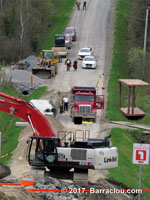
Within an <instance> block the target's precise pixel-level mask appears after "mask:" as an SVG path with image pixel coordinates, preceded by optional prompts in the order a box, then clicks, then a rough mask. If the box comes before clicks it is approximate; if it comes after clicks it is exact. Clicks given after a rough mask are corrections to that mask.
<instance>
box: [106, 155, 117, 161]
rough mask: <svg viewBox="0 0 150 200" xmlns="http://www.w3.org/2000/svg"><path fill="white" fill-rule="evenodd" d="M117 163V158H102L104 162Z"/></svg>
mask: <svg viewBox="0 0 150 200" xmlns="http://www.w3.org/2000/svg"><path fill="white" fill-rule="evenodd" d="M116 161H117V156H116V157H107V158H104V162H105V163H107V162H116Z"/></svg>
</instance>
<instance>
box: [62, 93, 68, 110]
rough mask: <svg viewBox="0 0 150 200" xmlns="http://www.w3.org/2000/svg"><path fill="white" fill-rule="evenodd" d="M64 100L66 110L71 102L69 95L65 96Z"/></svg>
mask: <svg viewBox="0 0 150 200" xmlns="http://www.w3.org/2000/svg"><path fill="white" fill-rule="evenodd" d="M63 102H64V111H68V104H69V99H68V97H67V96H65V97H64V98H63Z"/></svg>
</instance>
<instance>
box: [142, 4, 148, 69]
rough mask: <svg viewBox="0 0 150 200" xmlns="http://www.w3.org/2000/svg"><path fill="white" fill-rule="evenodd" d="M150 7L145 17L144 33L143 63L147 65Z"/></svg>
mask: <svg viewBox="0 0 150 200" xmlns="http://www.w3.org/2000/svg"><path fill="white" fill-rule="evenodd" d="M149 9H150V7H147V9H146V19H145V34H144V49H143V64H144V65H145V58H146V43H147V25H148V15H149Z"/></svg>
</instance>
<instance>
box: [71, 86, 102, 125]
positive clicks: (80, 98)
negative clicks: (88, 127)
mask: <svg viewBox="0 0 150 200" xmlns="http://www.w3.org/2000/svg"><path fill="white" fill-rule="evenodd" d="M70 106H71V109H70V110H71V112H70V116H71V118H72V121H73V122H74V123H75V124H82V121H85V120H87V121H93V122H96V114H97V109H104V95H97V94H96V88H95V87H73V88H72V89H71V102H70Z"/></svg>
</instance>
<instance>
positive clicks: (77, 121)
mask: <svg viewBox="0 0 150 200" xmlns="http://www.w3.org/2000/svg"><path fill="white" fill-rule="evenodd" d="M74 124H82V117H75V118H74Z"/></svg>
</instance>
